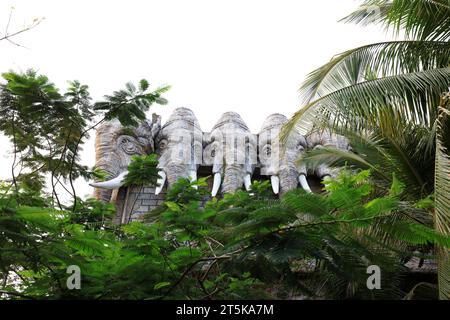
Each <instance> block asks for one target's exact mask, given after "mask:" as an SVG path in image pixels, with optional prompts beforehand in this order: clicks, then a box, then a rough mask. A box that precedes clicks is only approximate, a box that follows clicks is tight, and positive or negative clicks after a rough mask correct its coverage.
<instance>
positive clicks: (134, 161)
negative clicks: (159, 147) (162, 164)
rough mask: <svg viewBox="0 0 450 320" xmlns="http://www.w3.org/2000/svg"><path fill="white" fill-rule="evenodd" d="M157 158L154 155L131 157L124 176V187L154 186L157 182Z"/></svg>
mask: <svg viewBox="0 0 450 320" xmlns="http://www.w3.org/2000/svg"><path fill="white" fill-rule="evenodd" d="M157 165H158V157H157V155H156V154H150V155H147V156H133V157H132V158H131V163H130V165H129V166H128V174H127V175H126V176H125V185H126V186H130V185H132V184H133V185H137V186H144V185H156V181H157V180H158V168H157V167H156V166H157Z"/></svg>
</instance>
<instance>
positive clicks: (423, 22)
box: [343, 0, 450, 40]
mask: <svg viewBox="0 0 450 320" xmlns="http://www.w3.org/2000/svg"><path fill="white" fill-rule="evenodd" d="M343 20H344V21H346V22H355V23H358V24H361V25H368V24H382V25H383V26H385V27H386V28H389V27H392V28H393V29H394V32H395V33H396V34H398V33H399V32H400V31H401V30H404V32H405V35H406V37H407V38H409V39H417V40H448V39H449V38H450V4H449V2H448V1H447V0H414V1H411V0H367V1H364V2H363V4H362V5H361V6H360V7H359V8H358V9H357V10H356V11H355V12H353V13H351V14H350V15H349V16H347V17H346V18H344V19H343Z"/></svg>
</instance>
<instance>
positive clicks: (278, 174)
mask: <svg viewBox="0 0 450 320" xmlns="http://www.w3.org/2000/svg"><path fill="white" fill-rule="evenodd" d="M287 122H288V119H287V118H286V117H285V116H284V115H281V114H278V113H277V114H273V115H270V116H269V117H268V118H267V119H266V120H265V121H264V123H263V125H262V127H261V130H260V133H259V138H258V147H259V163H260V165H261V175H264V176H270V177H271V183H272V189H273V191H274V193H278V192H279V191H280V192H281V193H284V192H286V191H289V190H292V189H295V188H297V186H298V184H299V180H300V182H302V176H304V177H305V181H306V175H307V172H306V168H305V167H304V166H303V165H300V164H298V158H299V157H300V156H301V155H302V153H304V151H306V148H307V142H306V139H305V137H304V136H303V135H301V134H300V133H299V132H298V131H293V132H292V133H291V134H290V135H289V137H288V138H287V140H286V142H285V144H284V145H282V144H281V141H280V133H281V129H282V127H283V125H285V124H286V123H287ZM302 186H303V187H304V188H305V189H306V190H307V191H310V189H309V186H308V185H307V183H306V185H302Z"/></svg>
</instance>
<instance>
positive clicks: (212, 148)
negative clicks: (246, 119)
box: [203, 132, 223, 166]
mask: <svg viewBox="0 0 450 320" xmlns="http://www.w3.org/2000/svg"><path fill="white" fill-rule="evenodd" d="M216 137H219V139H216ZM220 137H221V135H217V134H214V132H212V133H205V134H204V135H203V163H204V164H205V165H206V166H214V165H217V164H218V162H219V161H220V162H222V161H223V153H222V152H223V150H222V148H223V144H222V143H221V141H220Z"/></svg>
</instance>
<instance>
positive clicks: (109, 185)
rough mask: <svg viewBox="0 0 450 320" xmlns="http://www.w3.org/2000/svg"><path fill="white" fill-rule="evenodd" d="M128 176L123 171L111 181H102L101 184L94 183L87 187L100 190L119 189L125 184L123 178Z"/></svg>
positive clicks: (126, 172)
mask: <svg viewBox="0 0 450 320" xmlns="http://www.w3.org/2000/svg"><path fill="white" fill-rule="evenodd" d="M127 174H128V171H124V172H122V173H121V174H119V175H118V176H117V177H115V178H114V179H111V180H107V181H102V182H94V183H90V184H89V185H90V186H92V187H94V188H101V189H109V190H113V189H119V188H120V187H121V186H123V185H124V183H125V176H126V175H127Z"/></svg>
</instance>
